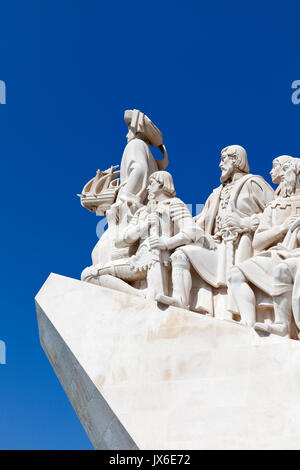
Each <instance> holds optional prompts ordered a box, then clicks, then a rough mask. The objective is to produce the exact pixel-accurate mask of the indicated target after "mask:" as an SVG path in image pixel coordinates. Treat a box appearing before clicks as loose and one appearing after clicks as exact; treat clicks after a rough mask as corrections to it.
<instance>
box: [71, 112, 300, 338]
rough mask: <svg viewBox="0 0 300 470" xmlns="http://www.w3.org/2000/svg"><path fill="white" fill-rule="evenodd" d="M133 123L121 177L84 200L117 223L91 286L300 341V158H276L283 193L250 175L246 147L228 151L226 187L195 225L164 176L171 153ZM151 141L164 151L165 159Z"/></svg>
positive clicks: (100, 181) (95, 183)
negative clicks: (297, 337) (299, 333)
mask: <svg viewBox="0 0 300 470" xmlns="http://www.w3.org/2000/svg"><path fill="white" fill-rule="evenodd" d="M124 118H125V122H126V124H127V126H128V133H127V145H126V147H125V149H124V152H123V156H122V160H121V165H120V171H118V170H117V171H115V170H116V168H117V167H116V166H112V167H111V168H109V169H107V170H105V171H104V172H100V171H98V172H97V175H96V177H95V178H94V179H93V180H91V181H89V182H88V183H87V184H86V186H85V188H84V190H83V192H82V194H81V195H80V197H81V203H82V205H83V206H84V207H86V208H87V209H89V210H92V211H93V212H96V213H97V214H101V215H103V214H105V215H106V217H107V221H108V229H107V230H106V231H105V232H104V234H103V235H102V237H101V238H100V240H99V242H98V244H97V245H96V247H95V249H94V251H93V254H92V259H93V265H92V266H89V267H88V268H86V269H85V270H84V271H83V272H82V280H84V281H86V282H90V283H93V284H96V285H100V286H105V287H109V288H111V289H116V290H120V291H123V292H126V293H129V294H134V295H138V296H142V297H144V298H147V299H152V300H154V299H155V300H156V301H157V302H158V303H159V304H165V305H173V306H177V307H181V308H185V309H190V310H193V311H196V312H199V313H206V314H207V313H208V314H210V315H214V316H216V317H218V318H219V319H220V318H226V319H231V320H233V321H235V320H237V319H238V317H240V321H241V323H243V324H244V325H247V326H250V327H253V326H254V328H255V329H256V330H257V331H258V330H260V331H263V332H265V333H275V334H279V335H281V336H291V337H295V335H294V332H292V333H291V325H293V324H294V325H296V326H297V327H298V329H300V183H299V174H300V159H296V158H293V157H290V156H281V157H278V158H276V159H275V160H274V162H273V169H272V171H271V177H272V180H273V183H275V184H278V188H277V190H276V193H275V192H274V190H273V189H272V188H271V186H270V185H269V184H268V183H267V182H266V181H265V180H264V178H262V177H261V176H259V175H253V174H250V173H249V165H248V159H247V153H246V150H245V149H244V148H243V147H241V146H239V145H230V146H228V147H225V148H224V149H223V150H222V151H221V162H220V165H219V166H220V168H221V178H220V180H221V185H220V186H218V187H217V188H216V189H215V190H214V191H213V192H212V194H211V195H210V196H209V197H208V199H207V201H206V203H205V206H204V209H203V211H202V212H201V213H200V214H199V215H198V216H196V217H195V218H194V219H193V218H192V216H191V214H190V212H189V210H188V209H187V207H186V206H185V204H184V203H183V202H182V201H181V200H180V199H178V198H176V197H175V188H174V184H173V179H172V176H171V175H170V174H169V173H168V172H166V171H164V170H165V168H166V166H167V164H168V155H167V152H166V149H165V147H164V145H163V141H162V134H161V132H160V131H159V129H158V128H157V127H156V126H155V125H154V124H153V123H152V122H151V120H150V119H149V118H148V117H147V116H146V115H145V114H143V113H142V112H140V111H138V110H127V111H126V112H125V116H124ZM150 145H152V146H155V147H158V148H159V149H160V150H161V152H162V154H163V158H162V160H156V159H155V158H154V156H153V155H152V153H151V151H150ZM117 176H120V178H119V179H117ZM118 183H119V184H118ZM92 193H93V194H92ZM202 196H203V195H199V197H201V198H202ZM272 308H273V311H274V313H273V311H271V309H272ZM257 314H258V316H257ZM273 317H274V321H273ZM262 319H264V320H265V321H262ZM292 319H294V322H292ZM293 331H294V330H293Z"/></svg>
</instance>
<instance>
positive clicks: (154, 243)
mask: <svg viewBox="0 0 300 470" xmlns="http://www.w3.org/2000/svg"><path fill="white" fill-rule="evenodd" d="M149 244H150V248H151V249H159V250H167V249H168V246H167V238H166V237H157V236H156V235H151V237H149Z"/></svg>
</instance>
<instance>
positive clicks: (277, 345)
mask: <svg viewBox="0 0 300 470" xmlns="http://www.w3.org/2000/svg"><path fill="white" fill-rule="evenodd" d="M36 304H37V312H38V322H39V330H40V339H41V344H42V346H43V348H44V350H45V352H46V354H47V356H48V358H49V360H50V362H51V364H52V366H53V368H54V370H55V372H56V374H57V376H58V378H59V380H60V381H61V383H62V385H63V387H64V389H65V391H66V393H67V395H68V397H69V399H70V401H71V403H72V405H73V407H74V409H75V411H76V413H77V414H78V417H79V419H80V420H81V422H82V425H83V426H84V428H85V429H86V431H87V434H88V435H89V437H90V439H91V441H92V443H93V445H94V447H95V448H99V449H134V448H137V447H138V448H140V449H299V448H300V400H299V397H300V344H299V342H298V341H294V340H290V339H287V338H281V337H279V336H276V335H269V336H259V334H258V332H256V331H254V330H253V329H251V328H249V327H246V326H242V325H239V324H236V323H232V322H229V321H222V320H217V319H215V318H212V317H209V316H204V315H201V314H197V313H194V312H190V311H187V310H183V309H180V308H175V307H166V306H163V305H159V304H157V303H156V302H154V301H153V302H150V301H146V300H144V299H143V298H141V297H136V296H132V295H128V294H124V293H122V292H118V291H113V290H110V289H107V288H104V287H98V286H94V285H90V284H88V283H85V282H81V281H77V280H74V279H71V278H67V277H64V276H59V275H57V274H51V275H50V276H49V278H48V279H47V281H46V282H45V284H44V285H43V287H42V288H41V290H40V291H39V293H38V295H37V297H36ZM261 335H262V333H261Z"/></svg>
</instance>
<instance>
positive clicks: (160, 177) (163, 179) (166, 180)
mask: <svg viewBox="0 0 300 470" xmlns="http://www.w3.org/2000/svg"><path fill="white" fill-rule="evenodd" d="M152 180H155V181H157V182H158V183H160V184H161V185H162V186H163V188H162V189H163V192H164V193H165V194H167V195H168V196H170V197H174V196H175V195H176V191H175V187H174V182H173V178H172V175H171V174H170V173H168V172H167V171H155V172H154V173H152V175H151V176H150V178H149V181H150V183H151V181H152Z"/></svg>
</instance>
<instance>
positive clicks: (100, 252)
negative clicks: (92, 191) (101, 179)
mask: <svg viewBox="0 0 300 470" xmlns="http://www.w3.org/2000/svg"><path fill="white" fill-rule="evenodd" d="M124 120H125V123H126V125H127V126H128V133H127V136H126V138H127V145H126V147H125V149H124V152H123V155H122V159H121V165H120V185H119V187H118V188H117V191H115V192H116V198H115V200H114V201H112V203H110V204H109V205H107V204H105V207H104V208H103V209H102V207H101V205H102V199H101V194H100V195H99V201H98V204H97V202H96V203H95V208H94V212H96V213H97V214H100V215H106V217H107V221H108V229H107V230H106V231H105V232H104V233H103V235H102V236H101V238H100V240H99V241H98V243H97V244H96V246H95V248H94V250H93V252H92V261H93V265H102V266H103V265H104V264H106V263H107V262H109V261H110V260H112V259H119V258H124V257H126V256H130V255H131V254H132V250H131V249H130V248H128V247H127V248H123V249H118V248H116V246H115V243H114V240H115V238H116V236H117V232H119V231H121V230H123V229H124V228H125V227H126V225H127V223H128V222H129V221H130V219H131V218H132V217H133V215H134V214H135V212H136V211H137V209H138V208H140V207H141V206H142V205H143V204H144V203H145V202H146V199H147V186H148V183H149V177H150V175H151V174H152V173H154V172H155V171H157V170H164V169H165V168H166V167H167V166H168V154H167V151H166V148H165V146H164V145H163V138H162V133H161V131H160V130H159V129H158V128H157V127H156V126H155V125H154V124H153V122H152V121H151V120H150V119H149V118H148V117H147V116H146V115H145V114H144V113H142V112H141V111H138V110H137V109H133V110H126V111H125V113H124ZM150 145H151V146H154V147H158V148H159V149H160V151H161V152H162V154H163V159H162V160H156V159H155V158H154V156H153V155H152V153H151V151H150V147H149V146H150ZM115 168H116V167H113V169H115ZM96 178H97V176H96ZM93 265H92V266H90V267H88V268H86V269H85V270H84V271H83V272H82V275H81V279H82V280H86V279H87V278H88V277H90V276H89V274H90V271H93Z"/></svg>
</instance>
